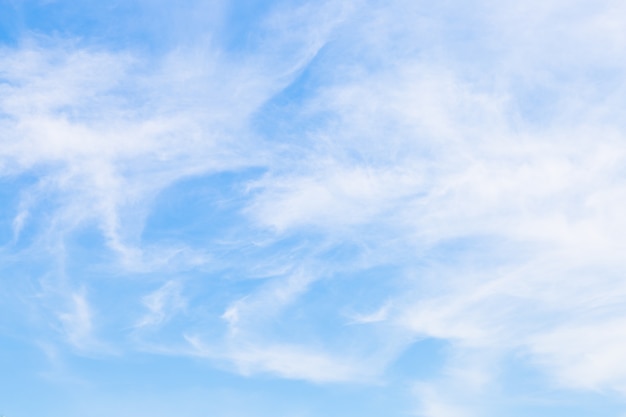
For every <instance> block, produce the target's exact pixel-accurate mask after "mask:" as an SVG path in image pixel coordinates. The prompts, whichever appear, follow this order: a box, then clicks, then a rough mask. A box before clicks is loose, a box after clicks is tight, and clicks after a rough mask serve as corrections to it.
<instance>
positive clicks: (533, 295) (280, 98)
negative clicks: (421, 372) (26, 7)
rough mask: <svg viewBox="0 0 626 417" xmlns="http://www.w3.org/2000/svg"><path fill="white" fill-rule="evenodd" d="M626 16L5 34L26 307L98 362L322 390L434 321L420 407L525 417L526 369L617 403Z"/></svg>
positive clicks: (384, 360)
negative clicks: (146, 47) (155, 33)
mask: <svg viewBox="0 0 626 417" xmlns="http://www.w3.org/2000/svg"><path fill="white" fill-rule="evenodd" d="M622 8H623V7H622V6H621V5H620V4H618V2H615V1H601V2H595V3H591V2H588V1H582V0H581V1H576V2H574V3H573V4H568V5H564V3H563V2H561V1H556V0H555V1H549V2H545V1H544V2H536V1H531V2H525V3H524V4H519V5H515V6H514V7H511V6H510V5H501V4H497V3H496V2H490V1H483V0H475V1H470V2H465V3H463V4H457V5H452V4H449V3H446V4H436V5H434V4H425V3H424V2H408V1H402V0H398V1H392V2H386V3H385V4H382V3H380V2H375V1H371V2H367V1H354V2H348V3H346V4H345V5H344V6H341V7H338V6H336V5H334V4H332V3H331V2H324V3H323V4H321V5H318V4H315V5H314V4H312V3H308V2H300V3H299V4H297V5H292V6H288V5H285V4H282V3H280V2H279V3H276V4H274V5H273V6H272V7H269V9H268V10H264V11H263V12H262V17H261V18H258V19H257V20H255V21H254V22H248V24H249V27H248V30H249V31H250V32H249V36H248V37H246V40H244V41H241V40H239V43H237V42H235V38H236V36H235V35H237V34H239V35H240V36H242V35H241V33H239V32H238V33H231V34H230V35H231V38H229V36H227V35H228V34H227V33H226V32H224V33H221V32H219V30H218V29H215V28H219V26H220V25H219V24H218V23H215V22H213V23H212V24H211V25H208V24H207V25H208V26H210V27H211V30H207V31H206V32H205V33H199V32H201V31H199V30H198V31H196V30H192V29H189V31H187V32H185V33H186V34H184V33H182V32H181V33H180V34H179V35H180V36H181V37H183V38H185V39H187V38H188V37H192V38H194V39H197V40H198V43H197V44H193V45H191V44H189V43H184V42H181V43H180V44H177V45H176V47H171V48H169V49H168V50H167V51H166V52H158V53H156V54H150V53H146V52H144V53H141V52H139V51H137V50H135V49H132V48H110V47H108V46H106V45H104V46H103V45H99V46H98V45H91V44H89V42H81V41H78V40H73V39H54V38H47V37H45V36H39V37H37V36H31V37H30V38H29V39H28V40H24V41H23V42H21V43H19V45H17V46H5V47H3V49H2V50H1V51H0V132H1V133H2V134H1V139H0V175H1V176H2V177H3V178H6V179H7V183H8V184H9V185H8V188H9V189H10V190H11V191H9V192H8V194H11V195H13V196H14V198H13V200H11V201H12V207H11V210H10V212H7V213H5V212H2V215H3V216H5V217H6V219H7V221H6V222H4V223H6V225H7V233H6V235H7V237H6V238H5V239H4V243H3V244H4V246H3V247H2V262H4V264H5V265H6V268H7V271H8V270H15V271H17V272H16V274H18V275H20V276H23V277H24V276H26V277H28V279H27V281H28V282H29V284H28V285H25V287H29V288H25V287H22V286H20V285H18V284H2V285H4V286H5V288H7V290H10V291H13V292H15V293H20V294H21V295H22V296H23V297H22V299H23V300H24V301H23V302H22V303H21V304H20V306H16V305H15V304H13V305H10V306H9V307H7V309H11V311H13V312H15V311H27V310H28V311H31V312H32V311H38V313H37V314H38V315H39V317H41V316H46V315H48V314H49V313H50V312H52V313H53V315H52V316H53V317H56V319H57V320H56V322H54V323H52V324H51V321H47V320H39V321H37V320H35V322H37V324H32V323H25V322H22V323H20V324H19V326H34V327H36V328H37V329H38V331H40V332H41V333H42V334H46V335H48V334H49V333H54V334H55V335H56V336H50V339H51V340H54V343H58V344H59V345H63V344H65V345H67V346H69V347H71V348H72V349H74V350H75V351H76V352H77V353H80V354H85V355H88V354H95V353H98V354H104V353H107V352H109V353H110V352H116V353H119V352H122V353H130V352H135V353H136V352H146V351H148V352H152V353H160V354H164V355H171V356H184V357H195V358H204V359H207V360H208V361H209V362H211V363H212V364H213V365H214V366H216V367H219V368H225V369H228V370H230V371H234V372H236V373H240V374H242V375H246V376H254V375H257V374H271V375H275V376H277V377H279V378H284V379H298V380H306V381H312V382H315V383H329V382H332V383H336V382H342V383H368V384H372V383H374V384H377V383H378V384H382V383H390V382H389V381H390V379H392V376H391V375H392V369H393V367H394V364H395V363H397V362H398V361H401V360H402V357H403V355H407V352H409V351H411V349H413V348H415V346H417V345H419V343H420V342H421V341H424V340H437V341H441V342H442V343H444V344H445V346H446V348H445V352H446V358H447V359H446V360H444V361H443V364H442V366H441V369H438V370H437V373H436V375H435V376H432V377H430V378H422V379H420V377H418V376H414V375H412V374H411V373H410V372H407V373H405V374H403V376H402V381H403V385H402V386H403V389H404V390H405V391H407V392H410V393H411V394H412V395H415V396H416V397H417V400H416V404H417V405H416V407H417V410H418V411H416V412H417V413H418V415H421V416H424V417H448V416H474V415H497V413H503V412H505V411H503V410H500V409H496V408H497V407H496V408H493V407H492V408H489V407H488V403H489V401H488V400H486V399H485V398H488V397H489V396H496V397H497V396H498V395H500V396H502V397H505V396H506V395H508V393H507V392H504V393H502V392H498V389H497V388H496V386H497V381H499V380H500V379H505V377H504V376H503V375H504V374H505V373H506V371H507V369H509V368H510V367H511V366H512V365H511V363H515V364H516V366H520V367H524V368H525V369H530V370H532V371H533V372H538V373H540V374H541V375H543V376H544V377H545V379H546V380H545V381H544V382H542V383H543V386H558V387H560V388H563V389H582V390H589V391H597V392H599V391H603V392H611V393H618V394H617V395H620V396H621V395H623V394H624V390H625V388H624V387H626V368H625V367H624V366H622V365H621V364H622V363H624V362H625V360H624V359H626V358H624V354H622V353H621V350H620V349H619V346H621V344H622V342H623V339H624V337H623V336H622V333H623V331H621V330H620V329H621V328H622V327H623V321H624V319H623V317H624V313H625V311H624V308H623V306H622V305H623V304H624V303H623V301H624V294H626V286H625V285H624V283H623V281H624V280H623V279H622V277H623V274H624V271H626V263H625V261H624V260H623V252H624V250H625V249H626V240H625V239H624V237H623V236H624V235H625V234H626V221H624V219H623V215H622V207H625V206H626V186H625V185H624V182H623V181H621V179H622V177H623V175H624V172H625V170H624V167H625V166H626V146H624V141H625V140H626V138H625V136H624V135H625V133H624V132H625V131H624V125H623V120H624V117H623V116H624V115H623V114H622V113H623V110H622V109H623V108H624V106H623V102H624V98H625V97H626V95H625V86H626V85H625V84H624V81H623V80H624V78H623V75H624V68H625V64H626V62H625V61H624V59H622V56H621V54H620V53H619V51H621V50H622V49H623V48H622V47H623V46H624V39H626V36H624V30H623V28H624V27H626V25H623V23H624V22H623V21H622V20H623V19H622V18H621V17H619V16H622V15H624V14H623V13H620V12H621V9H622ZM220 10H221V12H220V13H222V14H221V15H220V16H222V17H223V18H224V19H226V17H225V16H227V15H228V13H229V12H228V11H227V10H228V7H226V6H224V9H223V10H222V9H220ZM231 12H232V10H231ZM216 13H217V12H216ZM218 20H219V19H217V18H215V21H216V22H217V21H218ZM204 23H206V22H204ZM172 39H174V40H171V42H172V43H176V41H175V39H178V38H176V36H173V38H172ZM229 39H230V41H229ZM229 42H230V43H229ZM168 45H169V43H168ZM177 202H178V203H177ZM176 204H178V205H177V206H176ZM172 207H174V208H172ZM168 210H169V211H168ZM168 216H169V217H168ZM4 223H3V225H4ZM3 227H4V226H3ZM3 236H4V235H3ZM11 268H12V269H11ZM43 271H47V272H43ZM111 294H120V295H119V300H118V301H116V302H118V303H119V306H115V304H116V302H113V301H112V300H113V298H112V297H113V296H112V295H111ZM42 300H43V301H42ZM117 307H119V308H117ZM37 314H34V315H37ZM42 329H45V330H42ZM120 329H125V330H120ZM105 346H106V348H105ZM103 352H104V353H103ZM499 378H500V379H499ZM469 386H471V387H472V388H471V389H469V388H468V387H469ZM504 391H506V390H504Z"/></svg>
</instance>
